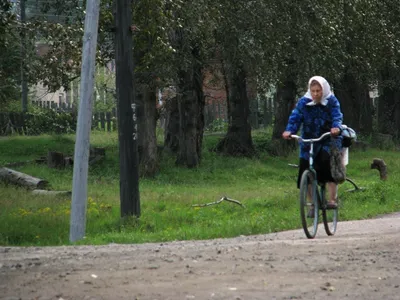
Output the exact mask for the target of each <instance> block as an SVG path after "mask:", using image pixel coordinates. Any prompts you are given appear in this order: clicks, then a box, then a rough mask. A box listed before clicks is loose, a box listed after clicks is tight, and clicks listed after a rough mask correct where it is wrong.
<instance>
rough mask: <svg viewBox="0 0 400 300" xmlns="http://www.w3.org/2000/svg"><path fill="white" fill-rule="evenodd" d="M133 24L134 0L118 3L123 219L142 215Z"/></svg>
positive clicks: (117, 83) (121, 0)
mask: <svg viewBox="0 0 400 300" xmlns="http://www.w3.org/2000/svg"><path fill="white" fill-rule="evenodd" d="M131 24H132V2H131V0H115V27H116V28H115V59H116V87H117V102H118V108H117V111H118V140H119V159H120V163H119V165H120V167H119V168H120V202H121V217H125V216H133V215H134V216H137V217H139V216H140V196H139V159H138V143H137V142H138V140H137V117H136V105H135V101H134V87H133V82H134V72H133V70H134V64H133V48H132V46H133V45H132V44H133V43H132V30H131Z"/></svg>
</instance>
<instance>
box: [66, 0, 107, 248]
mask: <svg viewBox="0 0 400 300" xmlns="http://www.w3.org/2000/svg"><path fill="white" fill-rule="evenodd" d="M99 11H100V0H87V2H86V17H85V29H84V35H83V47H82V68H81V86H80V99H79V100H80V102H79V110H78V124H77V130H76V141H75V153H74V174H73V180H72V202H71V220H70V232H69V240H70V241H71V242H75V241H77V240H79V239H82V238H83V237H84V235H85V228H86V205H87V179H88V168H89V148H90V129H91V124H92V100H93V89H94V76H95V64H96V47H97V30H98V24H99Z"/></svg>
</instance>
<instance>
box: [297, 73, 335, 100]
mask: <svg viewBox="0 0 400 300" xmlns="http://www.w3.org/2000/svg"><path fill="white" fill-rule="evenodd" d="M313 81H317V82H318V83H319V84H320V85H321V87H322V99H321V102H320V103H321V104H322V105H327V104H328V98H329V97H330V96H332V95H333V93H332V91H331V86H330V85H329V83H328V81H327V80H326V79H325V78H324V77H322V76H314V77H311V78H310V80H309V81H308V91H307V93H306V94H305V95H304V97H306V98H309V99H312V96H311V92H310V85H311V82H313ZM315 104H316V103H315V102H314V101H312V102H309V103H307V105H315Z"/></svg>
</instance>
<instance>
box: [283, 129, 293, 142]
mask: <svg viewBox="0 0 400 300" xmlns="http://www.w3.org/2000/svg"><path fill="white" fill-rule="evenodd" d="M291 135H292V133H291V132H290V131H285V132H284V133H282V137H283V138H284V139H285V140H290V136H291Z"/></svg>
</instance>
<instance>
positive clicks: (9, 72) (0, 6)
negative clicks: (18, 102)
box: [0, 1, 21, 104]
mask: <svg viewBox="0 0 400 300" xmlns="http://www.w3.org/2000/svg"><path fill="white" fill-rule="evenodd" d="M11 8H12V6H11V2H9V1H1V2H0V53H1V54H0V103H3V104H4V103H5V102H7V101H10V100H14V99H17V98H18V96H19V86H18V83H19V80H18V79H19V76H20V72H21V60H20V51H19V49H20V48H21V44H20V38H19V36H18V34H17V32H16V31H15V30H14V28H15V26H16V18H15V15H14V14H13V13H12V12H11Z"/></svg>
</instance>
